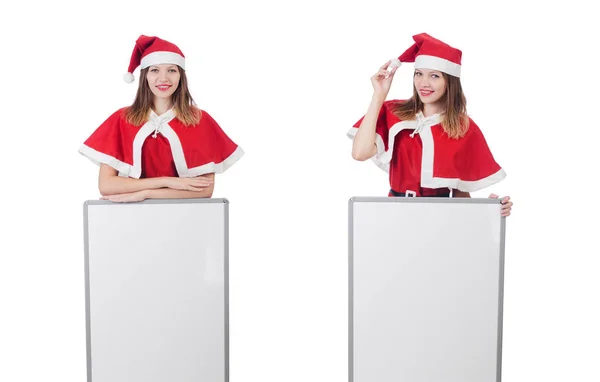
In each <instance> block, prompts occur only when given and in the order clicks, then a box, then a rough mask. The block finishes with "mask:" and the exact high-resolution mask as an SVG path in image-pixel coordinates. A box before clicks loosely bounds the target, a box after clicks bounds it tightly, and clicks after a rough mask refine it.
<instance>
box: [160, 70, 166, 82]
mask: <svg viewBox="0 0 600 382" xmlns="http://www.w3.org/2000/svg"><path fill="white" fill-rule="evenodd" d="M158 80H159V81H161V82H165V81H166V80H167V71H166V70H159V71H158Z"/></svg>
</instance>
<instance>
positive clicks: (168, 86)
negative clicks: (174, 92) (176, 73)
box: [157, 85, 171, 92]
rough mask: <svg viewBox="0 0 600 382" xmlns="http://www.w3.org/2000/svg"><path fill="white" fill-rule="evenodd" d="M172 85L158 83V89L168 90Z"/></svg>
mask: <svg viewBox="0 0 600 382" xmlns="http://www.w3.org/2000/svg"><path fill="white" fill-rule="evenodd" d="M170 87H171V85H158V86H157V88H158V90H160V91H163V92H164V91H166V90H169V88H170Z"/></svg>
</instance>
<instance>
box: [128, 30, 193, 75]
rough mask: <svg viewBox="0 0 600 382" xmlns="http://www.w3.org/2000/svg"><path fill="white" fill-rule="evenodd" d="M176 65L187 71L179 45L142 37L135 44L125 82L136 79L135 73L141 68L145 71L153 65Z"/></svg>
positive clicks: (151, 37)
mask: <svg viewBox="0 0 600 382" xmlns="http://www.w3.org/2000/svg"><path fill="white" fill-rule="evenodd" d="M159 64H175V65H179V66H180V67H181V68H182V69H185V56H184V55H183V53H182V52H181V50H180V49H179V48H178V47H177V45H175V44H173V43H171V42H168V41H166V40H163V39H161V38H158V37H155V36H144V35H141V36H140V37H139V38H138V39H137V41H136V42H135V47H134V48H133V53H131V60H130V61H129V69H128V70H127V73H125V75H124V76H123V79H124V80H125V82H128V83H131V82H133V80H134V79H135V77H134V76H133V71H134V70H135V69H136V68H137V67H138V66H141V68H140V69H145V68H147V67H149V66H152V65H159Z"/></svg>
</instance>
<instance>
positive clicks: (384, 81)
mask: <svg viewBox="0 0 600 382" xmlns="http://www.w3.org/2000/svg"><path fill="white" fill-rule="evenodd" d="M391 63H392V61H391V60H390V61H388V62H386V63H385V64H383V66H382V67H381V68H379V70H378V71H377V73H375V75H373V77H371V84H373V90H375V94H377V95H378V96H380V97H383V99H385V98H386V97H387V95H388V93H389V91H390V87H391V86H392V80H393V79H394V73H396V70H397V69H398V68H397V67H393V68H392V69H391V70H389V71H388V67H389V66H390V64H391Z"/></svg>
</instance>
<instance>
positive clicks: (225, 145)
mask: <svg viewBox="0 0 600 382" xmlns="http://www.w3.org/2000/svg"><path fill="white" fill-rule="evenodd" d="M202 119H203V120H204V121H203V122H204V124H205V126H206V127H207V129H208V130H209V131H210V132H209V136H210V140H211V145H210V146H211V148H210V152H211V156H212V158H211V159H212V162H214V163H215V172H216V173H221V172H224V171H225V170H226V169H227V168H229V167H230V166H231V165H233V163H235V162H236V161H237V160H238V159H240V158H241V157H242V155H243V154H244V153H243V151H242V149H241V148H240V147H239V146H238V145H237V144H236V143H235V142H234V141H233V140H232V139H231V138H229V136H228V135H227V134H225V132H224V131H223V129H221V126H219V124H218V123H217V121H215V120H214V119H213V118H212V117H211V116H210V115H209V114H208V113H207V112H205V111H202Z"/></svg>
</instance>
